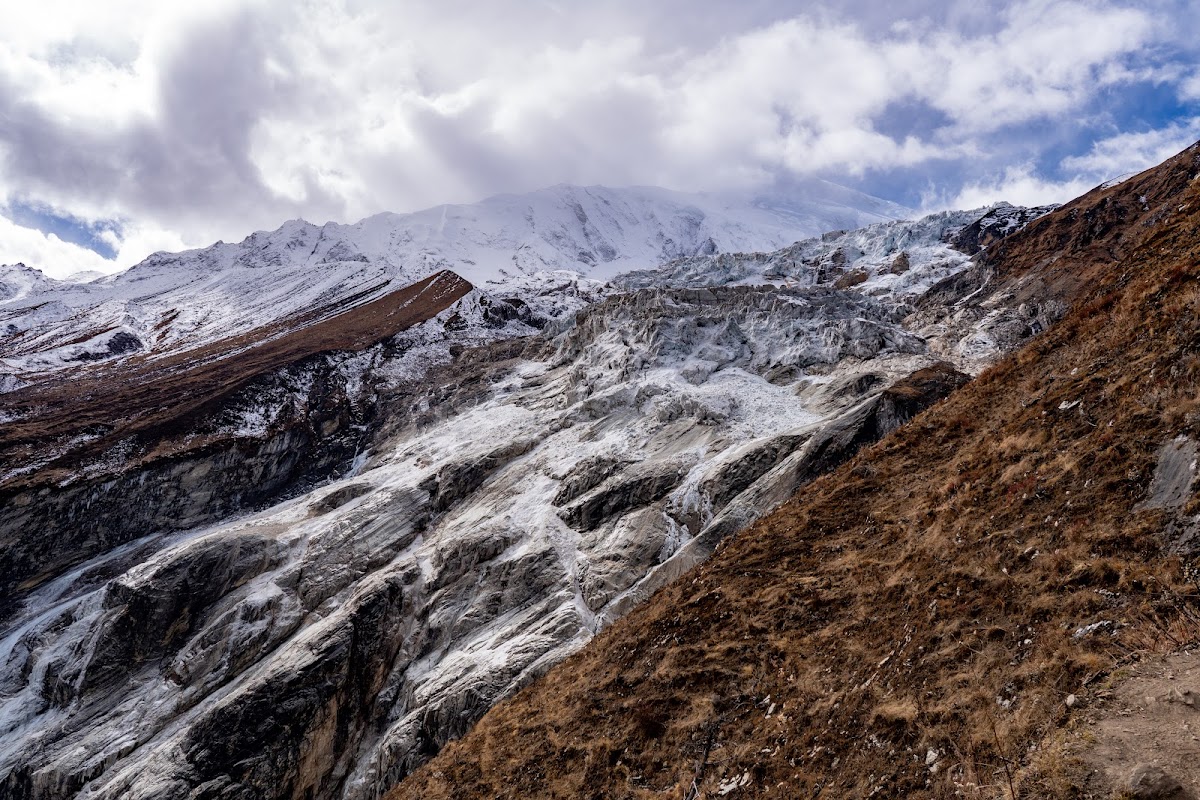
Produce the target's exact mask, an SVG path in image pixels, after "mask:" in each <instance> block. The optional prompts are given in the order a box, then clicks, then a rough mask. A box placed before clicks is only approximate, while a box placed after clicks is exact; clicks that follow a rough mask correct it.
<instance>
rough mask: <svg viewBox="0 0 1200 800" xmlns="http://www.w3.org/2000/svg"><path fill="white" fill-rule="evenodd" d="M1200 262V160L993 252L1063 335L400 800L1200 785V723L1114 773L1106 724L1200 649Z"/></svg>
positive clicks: (662, 609) (759, 541)
mask: <svg viewBox="0 0 1200 800" xmlns="http://www.w3.org/2000/svg"><path fill="white" fill-rule="evenodd" d="M1198 265H1200V145H1196V146H1193V147H1192V148H1189V149H1188V150H1187V151H1185V152H1184V153H1181V154H1180V155H1179V156H1176V157H1175V158H1172V159H1170V160H1169V161H1167V162H1165V163H1164V164H1163V165H1161V166H1159V167H1157V168H1155V169H1152V170H1150V171H1148V172H1145V173H1142V174H1141V175H1138V176H1136V177H1134V178H1132V179H1130V180H1128V181H1126V182H1124V183H1122V184H1119V185H1117V186H1111V187H1104V188H1101V189H1097V190H1095V191H1093V192H1091V193H1089V194H1087V195H1085V196H1084V197H1082V198H1080V199H1078V200H1076V201H1074V202H1072V203H1070V204H1068V205H1066V206H1064V207H1063V208H1061V209H1059V210H1057V211H1055V212H1054V213H1051V214H1049V215H1046V216H1044V217H1042V218H1040V219H1038V220H1035V221H1034V222H1032V223H1030V224H1029V225H1028V227H1026V228H1025V230H1023V231H1022V232H1020V233H1018V234H1016V235H1014V236H1013V237H1012V238H1011V239H1008V240H1005V241H1001V242H998V243H995V244H993V245H991V246H989V247H988V248H987V250H986V251H985V252H984V254H983V255H982V258H981V261H980V263H979V264H978V265H977V268H972V271H974V272H975V273H976V275H975V276H974V277H973V276H972V275H971V274H969V273H970V272H971V271H968V272H967V273H962V275H961V276H959V278H956V279H952V280H959V281H961V282H965V283H967V284H969V283H970V282H971V281H973V280H976V279H977V276H978V274H980V273H982V272H986V273H988V274H990V276H991V280H990V285H993V286H995V285H999V286H1003V287H1004V288H1003V290H1002V292H1003V293H1004V294H1005V295H1006V296H1008V297H1009V298H1010V300H1011V301H1012V302H1018V303H1019V302H1021V301H1023V300H1024V299H1028V298H1030V297H1036V298H1038V299H1039V301H1046V300H1047V299H1048V298H1049V299H1052V300H1056V301H1059V302H1062V303H1065V304H1068V305H1069V306H1070V307H1071V310H1070V311H1069V313H1067V315H1066V316H1065V318H1063V319H1062V320H1061V321H1060V322H1058V323H1057V324H1055V325H1053V326H1052V327H1050V329H1049V330H1048V331H1046V332H1044V333H1042V334H1041V335H1040V336H1038V337H1037V338H1035V339H1034V340H1033V341H1032V342H1030V343H1029V344H1028V345H1027V346H1025V347H1024V348H1023V349H1021V350H1020V351H1019V352H1017V353H1015V354H1014V355H1012V356H1009V357H1008V358H1006V359H1004V360H1003V361H1001V362H1000V363H999V364H998V365H997V366H995V367H993V368H990V369H988V370H986V371H984V372H983V374H982V375H980V376H979V378H978V379H977V380H975V381H974V382H972V383H971V384H969V385H968V386H966V387H965V388H963V389H962V390H960V391H959V392H957V393H955V394H953V395H951V396H950V397H949V398H948V399H947V400H946V401H944V402H942V403H941V404H938V405H936V406H934V407H933V408H932V409H930V410H927V411H926V412H925V413H924V414H922V415H920V416H918V417H917V418H916V419H914V421H913V422H912V424H910V425H908V426H906V427H904V428H901V429H899V430H898V431H896V432H894V433H893V434H892V435H891V436H889V437H888V438H886V439H885V440H884V441H883V442H881V443H879V444H877V445H874V446H872V447H869V448H867V449H866V450H864V451H863V452H861V453H860V454H859V455H858V456H857V457H856V458H854V459H853V460H851V461H850V463H848V464H846V465H844V466H843V467H841V468H840V469H838V470H836V471H835V472H833V473H831V474H828V475H826V476H825V477H822V478H819V479H818V480H816V481H815V482H813V483H812V484H810V485H809V486H808V487H807V488H806V489H805V490H804V492H803V493H801V494H800V495H799V496H797V497H796V498H794V499H793V500H791V501H790V502H788V503H787V504H786V505H784V506H783V507H782V508H780V509H779V510H777V511H776V512H775V513H773V514H771V515H769V516H768V517H766V518H764V519H762V520H760V521H759V522H757V523H756V524H754V525H752V526H751V527H749V528H748V529H747V530H745V531H743V532H742V533H740V534H739V535H737V536H736V537H733V538H731V539H726V541H725V544H724V545H723V546H722V547H721V548H719V549H718V550H717V552H716V554H715V555H714V557H713V558H712V559H711V560H710V561H708V562H707V563H705V564H704V565H702V566H700V567H699V568H697V569H696V570H694V571H693V572H691V573H690V574H688V575H686V576H684V577H683V578H682V579H680V580H678V581H677V582H675V583H673V584H671V585H670V586H668V587H667V588H665V589H663V590H662V591H660V592H659V593H657V594H656V595H655V596H654V597H653V598H651V599H650V600H649V601H648V602H647V603H646V604H644V605H642V606H641V607H639V608H638V609H637V610H635V611H634V612H633V613H632V614H630V615H629V616H627V617H626V618H624V619H623V620H621V621H618V622H616V623H615V624H613V625H612V626H611V627H609V628H608V629H607V630H606V631H605V632H603V633H601V634H600V636H598V637H597V638H596V639H594V640H593V641H592V642H591V643H590V644H589V645H588V647H586V648H585V649H583V650H582V651H581V652H580V653H578V654H576V655H575V656H572V657H571V658H569V659H567V660H566V661H565V662H564V663H562V664H560V665H559V666H558V667H556V668H555V669H553V670H551V671H550V673H549V674H548V675H547V676H546V677H545V678H543V679H542V680H541V681H539V682H537V683H536V684H534V685H533V686H531V687H529V688H528V689H526V690H524V691H522V692H521V693H519V694H518V695H517V696H515V697H514V698H512V699H510V700H508V701H505V702H503V703H501V704H499V705H498V706H497V707H495V708H494V709H493V710H492V711H491V712H490V713H489V714H488V715H487V716H486V717H485V718H484V719H483V720H482V721H481V722H480V723H479V724H478V725H477V726H476V727H475V728H474V730H473V731H472V732H471V733H470V734H468V735H467V736H466V737H465V738H463V739H462V740H460V741H458V742H455V743H452V744H450V745H449V746H448V747H447V748H445V749H444V750H443V751H442V753H441V754H440V755H439V756H438V757H437V758H436V759H434V760H433V761H432V762H431V763H429V764H427V765H426V766H425V767H423V768H422V769H421V770H420V771H418V772H417V773H415V774H414V775H413V776H411V777H410V778H409V779H408V780H406V781H405V782H404V783H402V784H401V785H400V787H399V788H398V789H397V791H396V792H395V793H394V794H393V795H391V797H392V798H397V799H398V798H440V797H446V798H449V797H453V798H470V797H480V798H482V797H488V798H493V797H514V798H515V797H533V796H537V797H595V798H601V797H603V798H616V797H646V798H649V797H676V798H696V797H714V796H728V797H748V796H770V797H817V796H825V797H870V796H891V797H914V796H917V797H996V796H1005V797H1007V796H1021V797H1070V796H1076V797H1085V796H1086V797H1110V796H1114V795H1116V794H1118V793H1120V792H1121V791H1126V792H1128V791H1131V786H1130V785H1129V784H1127V783H1126V784H1122V783H1121V782H1122V781H1125V780H1127V778H1128V773H1127V772H1119V771H1118V770H1126V769H1128V767H1129V766H1131V764H1128V763H1127V761H1126V759H1127V758H1128V756H1127V755H1126V754H1125V753H1123V752H1122V750H1123V749H1124V750H1127V751H1129V752H1140V753H1141V754H1142V759H1143V760H1145V761H1149V760H1151V758H1154V759H1156V760H1160V765H1161V766H1163V767H1164V768H1166V769H1168V770H1169V771H1173V772H1174V773H1175V776H1176V777H1177V778H1179V779H1181V780H1183V781H1184V782H1185V783H1188V782H1190V787H1188V788H1189V789H1190V791H1192V792H1195V791H1197V790H1200V784H1197V783H1196V781H1198V780H1200V774H1198V773H1197V769H1196V760H1195V758H1194V749H1193V750H1192V751H1191V753H1192V755H1191V756H1190V757H1188V756H1187V745H1186V742H1187V741H1188V738H1187V737H1189V736H1190V737H1191V739H1192V740H1194V736H1191V733H1190V731H1189V730H1188V727H1187V726H1188V721H1189V720H1191V719H1192V718H1191V717H1188V716H1186V715H1187V710H1186V709H1185V710H1184V712H1183V713H1184V716H1183V717H1178V716H1176V717H1169V716H1160V717H1158V719H1159V720H1160V725H1161V726H1164V727H1163V729H1162V730H1158V731H1153V733H1154V734H1155V735H1154V736H1149V735H1147V736H1145V737H1141V738H1143V739H1146V740H1148V741H1153V742H1157V741H1160V739H1161V738H1162V737H1160V736H1159V735H1158V734H1165V735H1166V736H1167V737H1168V738H1170V737H1172V736H1175V737H1181V739H1182V741H1183V742H1184V743H1185V744H1184V745H1183V746H1182V749H1180V748H1175V749H1173V750H1168V749H1159V750H1147V749H1146V745H1145V743H1144V742H1141V741H1138V738H1139V737H1137V736H1136V735H1135V734H1134V730H1133V728H1132V727H1131V725H1132V722H1131V720H1130V721H1126V722H1125V723H1124V726H1122V724H1121V722H1120V720H1118V723H1117V725H1116V727H1117V728H1120V727H1125V728H1126V730H1127V733H1128V734H1129V736H1127V737H1126V739H1125V740H1124V742H1123V744H1122V745H1120V746H1117V747H1111V746H1110V748H1109V749H1108V750H1107V751H1105V752H1106V753H1107V754H1108V755H1107V756H1104V757H1097V756H1096V755H1094V754H1093V751H1092V750H1091V749H1090V748H1091V747H1093V744H1090V743H1095V742H1097V741H1098V738H1097V737H1098V736H1099V734H1094V733H1092V732H1090V730H1088V729H1086V727H1082V726H1086V725H1087V724H1090V722H1089V720H1092V719H1095V718H1097V715H1099V716H1100V717H1103V715H1104V714H1105V713H1108V712H1105V711H1104V707H1105V703H1106V702H1108V701H1107V700H1106V698H1108V697H1109V696H1110V695H1111V692H1110V691H1109V689H1110V688H1111V687H1112V686H1113V685H1117V684H1119V682H1120V679H1121V676H1122V671H1119V670H1117V669H1116V668H1117V667H1118V666H1119V665H1122V664H1128V663H1129V662H1130V661H1131V660H1138V659H1141V660H1142V661H1143V662H1144V663H1143V664H1142V665H1141V666H1139V668H1138V674H1139V676H1140V678H1139V680H1145V679H1146V677H1147V675H1152V674H1153V673H1154V671H1155V670H1158V675H1157V677H1159V678H1160V679H1161V681H1160V682H1161V683H1163V684H1170V683H1171V681H1170V679H1172V678H1174V677H1175V673H1173V672H1170V671H1169V670H1167V669H1166V668H1165V667H1164V666H1163V662H1161V661H1157V660H1155V659H1154V658H1153V656H1154V654H1155V653H1160V652H1164V651H1170V650H1175V649H1177V648H1180V647H1183V646H1185V645H1189V644H1191V645H1194V644H1195V642H1196V641H1197V640H1200V609H1198V608H1197V604H1196V596H1197V591H1198V588H1197V578H1198V575H1200V572H1198V563H1197V556H1198V555H1200V535H1198V534H1197V525H1198V524H1200V516H1197V514H1198V512H1200V506H1198V501H1197V499H1196V497H1195V496H1194V495H1193V493H1192V492H1193V488H1194V485H1195V479H1196V473H1197V462H1196V458H1195V453H1196V452H1197V442H1198V441H1200V402H1198V400H1197V398H1198V397H1200V334H1198V331H1200V282H1198V278H1200V266H1198ZM985 285H988V284H985ZM1167 663H1171V662H1167ZM1193 672H1194V671H1193ZM1181 674H1183V673H1181ZM1187 674H1189V675H1190V674H1193V673H1192V672H1189V673H1187ZM1172 691H1173V693H1168V694H1163V695H1162V696H1161V698H1160V699H1161V705H1162V706H1163V707H1166V706H1168V705H1169V704H1170V703H1172V702H1175V701H1174V699H1173V698H1175V697H1178V698H1179V700H1178V702H1179V703H1181V704H1184V705H1190V704H1191V701H1190V700H1187V698H1189V697H1193V696H1194V692H1193V690H1192V688H1191V687H1189V686H1184V685H1179V684H1177V683H1176V684H1174V688H1173V689H1172ZM1127 702H1129V701H1127ZM1137 702H1138V703H1142V702H1143V701H1142V700H1141V699H1138V700H1137ZM1144 702H1145V704H1148V705H1154V704H1155V702H1156V700H1155V698H1154V697H1149V698H1147V699H1146V700H1145V701H1144ZM1089 708H1091V709H1093V710H1091V711H1089V710H1087V709H1089ZM1111 713H1112V714H1114V715H1116V714H1126V715H1129V714H1131V713H1132V711H1131V710H1130V709H1121V708H1117V709H1114V710H1113V711H1112V712H1111ZM1124 719H1126V720H1129V717H1128V716H1127V717H1125V718H1124ZM1172 720H1173V721H1172ZM1168 724H1170V725H1173V726H1174V727H1171V728H1170V729H1169V730H1168V729H1167V728H1166V727H1165V726H1167V725H1168ZM1101 730H1102V733H1103V732H1104V731H1109V730H1110V728H1102V729H1101ZM1103 735H1104V736H1108V735H1109V733H1103ZM1173 753H1183V755H1182V756H1181V757H1178V758H1175V757H1173V756H1172V754H1173ZM1143 774H1145V771H1143ZM1121 796H1129V795H1121ZM1139 796H1152V795H1139ZM1153 796H1167V795H1165V794H1164V795H1153ZM1171 796H1176V795H1171ZM1178 796H1185V795H1183V794H1180V795H1178Z"/></svg>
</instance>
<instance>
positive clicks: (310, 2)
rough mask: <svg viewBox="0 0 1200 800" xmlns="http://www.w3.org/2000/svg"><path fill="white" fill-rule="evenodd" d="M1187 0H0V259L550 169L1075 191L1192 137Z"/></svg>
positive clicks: (210, 228)
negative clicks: (191, 0) (171, 0)
mask: <svg viewBox="0 0 1200 800" xmlns="http://www.w3.org/2000/svg"><path fill="white" fill-rule="evenodd" d="M1191 5H1192V0H1140V2H1139V1H1134V0H1127V1H1124V2H1122V1H1119V0H1026V1H1023V2H998V1H997V0H975V1H974V2H971V0H938V1H935V0H891V2H888V3H881V2H877V1H876V0H842V2H836V3H833V2H830V3H820V2H782V1H781V0H739V2H730V1H729V0H590V1H589V2H583V0H395V1H394V2H374V3H372V2H364V1H362V0H209V1H208V2H205V3H164V2H161V0H106V2H104V3H96V2H86V0H73V1H69V2H64V0H39V2H37V3H25V2H20V1H19V0H0V19H2V20H3V24H2V25H0V264H3V263H13V262H17V261H20V262H23V263H25V264H27V265H29V266H35V267H38V268H40V269H43V270H44V271H45V272H47V273H48V274H50V275H53V276H56V277H62V276H66V275H69V274H72V273H76V272H80V271H84V270H100V271H104V272H112V271H115V270H118V269H122V268H126V267H129V266H131V265H133V264H134V263H137V262H138V261H140V260H141V259H142V258H144V257H145V256H147V255H148V254H150V253H151V252H153V251H155V250H180V249H185V248H189V247H202V246H207V245H209V244H211V243H213V242H214V241H216V240H219V239H220V240H224V241H238V240H240V239H242V238H243V237H245V236H246V235H248V234H249V233H251V232H252V231H255V230H260V229H264V230H270V229H274V228H276V227H278V226H279V225H280V224H281V223H282V222H284V221H285V220H288V219H292V218H296V217H300V218H303V219H307V220H309V221H310V222H315V223H318V224H320V223H323V222H325V221H328V220H335V221H339V222H353V221H356V220H358V219H361V218H363V217H366V216H369V215H371V214H375V213H378V212H380V211H396V212H404V211H414V210H418V209H421V208H427V207H430V206H433V205H437V204H440V203H447V202H454V203H464V202H474V201H477V200H479V199H482V198H484V197H487V196H489V195H492V194H497V193H502V192H524V191H531V190H533V189H537V188H541V187H544V186H549V185H553V184H556V183H577V184H604V185H609V186H625V185H657V186H665V187H668V188H672V189H678V190H682V191H713V192H726V191H729V192H746V191H759V190H768V189H770V188H771V187H774V186H781V185H788V184H789V183H792V184H794V183H795V179H796V178H804V177H810V176H817V177H822V178H826V179H828V180H832V181H835V182H837V183H841V184H844V185H847V186H851V187H853V188H856V189H859V190H862V191H865V192H868V193H870V194H875V195H878V196H881V197H884V198H886V199H889V200H892V201H895V202H898V203H902V204H904V205H907V206H910V207H913V208H916V209H921V210H933V209H939V208H948V207H956V208H965V207H977V206H980V205H985V204H988V203H992V202H995V201H999V200H1007V201H1010V202H1013V203H1019V204H1042V203H1047V202H1063V201H1066V200H1069V199H1070V198H1072V197H1074V196H1077V195H1079V194H1081V193H1082V192H1084V191H1086V190H1087V189H1089V188H1091V187H1093V186H1095V185H1097V184H1099V183H1101V182H1104V181H1105V180H1109V179H1111V178H1115V177H1118V176H1121V175H1125V174H1128V173H1131V172H1135V171H1138V170H1141V169H1144V168H1146V167H1149V166H1152V165H1153V164H1155V163H1158V162H1159V161H1161V160H1163V159H1164V158H1166V157H1168V156H1170V155H1172V154H1174V153H1175V152H1177V151H1179V150H1181V149H1183V148H1184V147H1185V146H1187V145H1188V144H1191V143H1192V142H1194V141H1196V140H1198V139H1200V14H1197V13H1196V10H1195V8H1190V7H1189V6H1191Z"/></svg>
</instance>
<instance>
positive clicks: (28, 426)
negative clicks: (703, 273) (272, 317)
mask: <svg viewBox="0 0 1200 800" xmlns="http://www.w3.org/2000/svg"><path fill="white" fill-rule="evenodd" d="M470 291H471V287H470V285H469V284H467V283H466V282H464V281H462V280H461V279H460V278H458V277H457V276H453V275H450V274H448V273H442V274H440V275H438V276H433V277H432V278H430V279H428V280H426V281H423V282H421V283H420V284H417V285H415V286H414V287H409V289H407V290H404V291H401V292H397V293H395V294H394V295H389V296H386V297H384V298H382V299H381V300H379V301H376V302H374V303H370V304H367V305H366V306H358V307H354V308H353V309H347V310H344V311H343V313H342V314H341V315H338V316H335V317H332V318H326V319H323V320H321V321H319V322H317V323H315V324H306V321H304V320H283V321H280V322H278V323H276V324H274V325H273V326H271V327H270V330H269V332H268V334H264V337H265V338H264V340H263V341H261V342H260V341H256V340H243V339H238V340H235V341H232V342H229V343H226V344H227V345H228V351H229V352H226V351H225V350H223V349H222V348H221V347H217V346H214V348H213V351H212V353H209V354H208V357H207V358H205V357H204V354H200V353H196V352H188V353H186V354H181V355H179V356H177V357H175V358H164V359H151V360H147V361H145V362H143V363H141V364H140V365H137V366H133V365H126V366H125V367H124V368H122V370H121V371H120V373H119V375H118V374H110V373H109V372H107V371H100V372H96V373H88V374H85V375H83V376H79V377H75V378H73V379H72V380H67V381H50V382H46V383H43V384H39V385H38V386H36V387H29V388H26V389H24V390H21V391H19V392H17V393H15V394H13V395H10V396H9V397H8V398H7V399H8V400H9V401H10V402H12V403H13V404H14V405H13V406H9V408H11V409H14V413H13V416H14V417H15V419H11V420H10V421H9V423H8V424H7V425H5V426H4V430H3V432H2V433H0V456H2V457H3V459H4V460H3V462H2V463H3V464H4V466H5V467H6V469H5V471H4V472H3V473H2V474H0V598H2V599H0V619H3V617H4V615H5V614H6V613H8V611H10V610H11V604H12V603H13V602H15V601H16V600H18V599H19V596H20V594H21V593H22V592H23V591H26V590H28V589H29V588H31V587H33V586H36V585H37V584H38V583H40V582H41V581H42V580H45V579H46V578H48V577H50V576H52V575H54V574H56V573H57V572H59V571H61V570H62V569H64V568H65V567H67V566H69V565H71V564H75V563H79V562H80V561H83V560H85V559H87V558H89V557H90V556H92V555H96V554H99V553H104V552H107V551H109V550H111V549H112V548H114V547H119V546H121V545H124V544H125V543H127V542H129V541H132V540H134V539H137V538H140V537H142V536H145V535H146V534H147V533H151V532H155V531H163V530H182V529H188V528H193V527H195V526H197V525H202V524H205V523H208V522H211V521H213V520H215V519H220V518H222V517H225V516H228V515H229V514H232V513H234V512H237V511H239V510H241V509H244V508H253V507H256V506H259V505H262V504H264V503H265V502H267V501H269V500H271V499H273V498H276V497H278V496H279V495H281V494H284V493H287V492H288V491H297V490H299V489H302V488H306V487H309V486H311V485H313V484H314V483H316V482H319V481H322V480H325V479H327V478H329V477H330V476H331V475H333V474H335V473H338V472H343V471H345V470H346V469H347V468H348V467H349V465H350V463H351V462H352V460H353V459H354V457H355V456H356V454H357V453H358V452H360V451H361V450H362V449H363V448H364V447H365V446H366V444H367V442H368V441H369V439H370V436H371V432H372V431H373V429H374V427H375V424H376V422H377V421H378V410H379V409H378V393H379V390H380V389H381V387H382V386H386V384H387V381H388V379H389V377H390V376H389V372H391V371H394V370H395V368H396V366H397V364H398V362H399V363H402V361H403V359H404V357H405V355H406V354H407V353H408V352H410V351H413V350H419V349H421V345H422V344H424V343H425V342H426V341H427V340H428V338H429V334H430V333H431V332H436V331H437V329H438V328H439V327H440V326H441V325H442V324H443V323H442V320H440V319H439V315H441V316H443V317H444V316H447V315H450V314H461V313H462V312H461V311H460V310H458V307H459V306H461V305H462V303H461V302H460V301H462V300H464V298H466V297H467V295H468V293H469V292H470ZM426 323H427V324H426ZM422 325H424V326H425V329H420V326H422ZM414 326H417V327H418V330H415V331H413V330H410V329H412V328H413V327H414ZM429 328H432V329H433V331H430V330H428V329H429ZM518 330H520V331H521V332H525V331H531V330H532V329H531V328H528V327H526V326H520V325H519V323H518ZM405 332H408V333H405ZM401 334H404V336H407V338H404V336H401V338H399V339H397V338H396V337H397V335H401ZM462 338H463V339H464V340H465V341H468V342H469V341H472V338H471V334H470V333H468V334H466V335H465V336H463V337H462ZM476 338H478V337H477V336H476ZM381 341H382V342H384V343H382V344H381V343H380V342H381ZM443 346H444V345H443ZM356 351H358V352H356ZM133 498H136V502H131V499H133ZM31 531H37V532H38V535H36V536H31V535H30V532H31Z"/></svg>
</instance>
